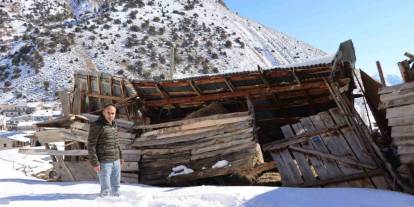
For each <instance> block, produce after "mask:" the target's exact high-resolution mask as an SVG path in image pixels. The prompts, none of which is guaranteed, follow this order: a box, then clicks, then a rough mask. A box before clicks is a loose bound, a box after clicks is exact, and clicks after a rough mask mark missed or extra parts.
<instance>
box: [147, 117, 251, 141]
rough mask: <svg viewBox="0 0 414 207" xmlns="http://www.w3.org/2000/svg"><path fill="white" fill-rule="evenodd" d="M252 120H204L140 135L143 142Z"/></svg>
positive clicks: (236, 118) (238, 118) (233, 118)
mask: <svg viewBox="0 0 414 207" xmlns="http://www.w3.org/2000/svg"><path fill="white" fill-rule="evenodd" d="M251 120H252V119H251V117H250V116H242V117H231V118H224V119H218V120H203V121H199V122H194V123H189V124H184V125H181V126H177V127H169V128H162V129H157V130H153V131H149V132H145V133H143V134H141V135H140V137H139V139H140V140H141V139H142V138H144V137H151V136H157V138H158V137H160V136H159V135H163V134H164V135H166V134H180V133H183V132H184V131H186V130H188V131H190V130H197V129H202V128H207V127H213V126H217V125H225V124H232V123H238V122H246V121H251Z"/></svg>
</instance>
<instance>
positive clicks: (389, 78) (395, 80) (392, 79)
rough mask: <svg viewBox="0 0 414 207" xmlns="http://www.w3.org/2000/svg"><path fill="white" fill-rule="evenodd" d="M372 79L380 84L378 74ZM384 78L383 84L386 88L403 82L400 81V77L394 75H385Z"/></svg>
mask: <svg viewBox="0 0 414 207" xmlns="http://www.w3.org/2000/svg"><path fill="white" fill-rule="evenodd" d="M372 78H374V79H375V80H377V81H380V82H381V79H380V77H379V75H378V73H376V74H375V75H373V76H372ZM384 78H385V83H387V86H393V85H398V84H400V83H402V82H403V81H402V79H401V76H399V75H396V74H385V76H384Z"/></svg>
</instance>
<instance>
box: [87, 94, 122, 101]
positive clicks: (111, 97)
mask: <svg viewBox="0 0 414 207" xmlns="http://www.w3.org/2000/svg"><path fill="white" fill-rule="evenodd" d="M86 96H88V97H95V98H102V99H109V100H115V101H121V100H123V99H124V98H123V97H119V96H107V95H101V94H96V93H87V94H86Z"/></svg>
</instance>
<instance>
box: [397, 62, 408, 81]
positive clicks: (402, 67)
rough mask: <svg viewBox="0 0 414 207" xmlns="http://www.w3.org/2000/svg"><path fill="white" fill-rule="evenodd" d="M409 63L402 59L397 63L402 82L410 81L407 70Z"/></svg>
mask: <svg viewBox="0 0 414 207" xmlns="http://www.w3.org/2000/svg"><path fill="white" fill-rule="evenodd" d="M409 67H410V66H409V63H408V61H406V60H404V61H401V62H399V63H398V68H399V69H400V73H401V77H402V79H403V81H404V82H406V83H407V82H410V81H411V77H410V73H409V72H408V71H409Z"/></svg>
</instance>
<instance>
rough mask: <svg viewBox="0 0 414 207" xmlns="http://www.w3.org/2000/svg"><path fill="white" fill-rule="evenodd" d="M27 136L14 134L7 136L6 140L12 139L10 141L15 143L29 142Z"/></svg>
mask: <svg viewBox="0 0 414 207" xmlns="http://www.w3.org/2000/svg"><path fill="white" fill-rule="evenodd" d="M27 135H28V134H23V133H21V134H14V135H11V136H8V137H7V138H9V139H12V140H16V141H19V142H30V138H27V137H26V136H27Z"/></svg>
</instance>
